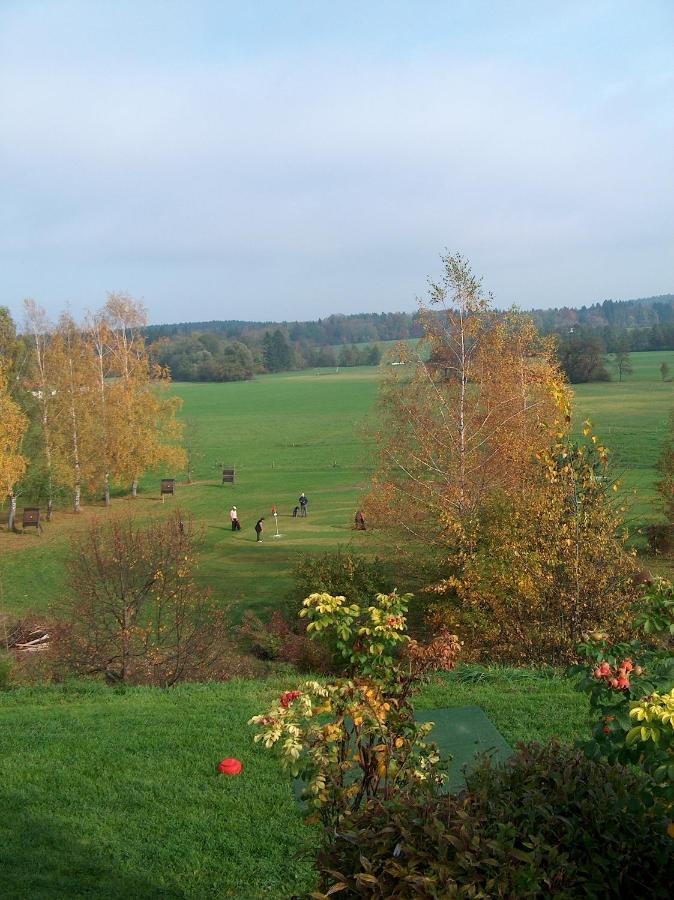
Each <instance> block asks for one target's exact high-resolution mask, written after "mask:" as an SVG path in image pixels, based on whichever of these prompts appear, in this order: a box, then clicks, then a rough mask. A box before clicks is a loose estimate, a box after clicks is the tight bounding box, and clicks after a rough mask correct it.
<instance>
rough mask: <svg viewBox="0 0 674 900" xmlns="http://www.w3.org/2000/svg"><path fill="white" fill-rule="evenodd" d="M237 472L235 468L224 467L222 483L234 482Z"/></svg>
mask: <svg viewBox="0 0 674 900" xmlns="http://www.w3.org/2000/svg"><path fill="white" fill-rule="evenodd" d="M235 474H236V473H235V471H234V469H223V470H222V483H223V484H226V483H229V484H234V477H235Z"/></svg>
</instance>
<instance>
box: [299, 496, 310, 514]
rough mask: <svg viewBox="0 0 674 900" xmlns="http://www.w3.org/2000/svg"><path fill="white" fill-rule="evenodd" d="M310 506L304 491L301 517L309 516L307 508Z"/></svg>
mask: <svg viewBox="0 0 674 900" xmlns="http://www.w3.org/2000/svg"><path fill="white" fill-rule="evenodd" d="M308 505H309V501H308V500H307V496H306V494H305V493H304V491H302V493H301V494H300V515H301V516H302V517H303V518H304V516H306V514H307V506H308Z"/></svg>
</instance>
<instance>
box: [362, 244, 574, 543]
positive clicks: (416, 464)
mask: <svg viewBox="0 0 674 900" xmlns="http://www.w3.org/2000/svg"><path fill="white" fill-rule="evenodd" d="M443 263H444V271H443V275H442V278H441V279H440V280H439V281H437V282H432V283H431V284H430V290H429V302H428V305H427V306H423V307H422V310H421V318H422V322H423V325H424V332H425V333H424V337H423V338H422V340H421V342H420V344H419V346H417V347H410V346H408V345H401V346H400V348H399V351H398V355H399V360H398V361H399V362H400V363H402V365H398V366H396V367H392V368H391V373H390V375H389V377H388V378H387V381H386V383H385V386H384V389H383V392H382V398H381V407H382V412H383V419H384V427H383V428H382V430H381V432H380V433H379V434H378V440H377V443H378V446H379V447H380V448H381V454H380V465H379V469H378V472H377V475H376V478H375V480H374V485H373V489H372V491H371V494H370V498H369V501H368V507H369V512H370V516H371V517H372V518H373V520H374V521H375V522H378V523H379V524H382V525H386V524H389V525H394V526H395V527H397V528H399V529H400V528H402V529H403V530H404V531H405V532H407V534H408V536H409V537H411V538H413V537H417V538H422V539H423V540H424V541H426V542H427V541H431V542H434V541H436V540H440V541H441V542H442V543H444V542H446V540H447V538H448V535H449V534H450V533H453V534H454V535H459V533H461V532H464V533H466V532H467V531H468V530H469V524H470V522H471V521H472V520H473V519H474V518H475V517H476V516H478V515H479V513H480V510H481V508H482V505H483V503H484V500H485V498H486V497H487V496H489V495H490V494H493V493H494V492H496V491H499V492H503V493H506V494H508V493H511V492H512V491H516V490H518V489H519V490H521V489H522V486H523V484H524V481H525V477H524V476H525V472H526V469H527V467H528V466H530V465H531V461H532V460H533V458H534V454H535V453H536V452H537V451H538V450H540V449H542V447H543V446H544V445H545V444H546V442H547V440H548V437H547V434H548V432H549V430H550V429H552V428H555V427H557V426H559V424H560V418H562V419H563V418H564V415H565V414H564V413H563V412H561V410H560V402H559V401H560V398H563V397H564V396H565V388H564V383H563V377H562V375H561V373H560V371H559V368H558V366H557V364H556V363H555V360H554V350H553V347H552V345H551V344H549V343H548V342H546V341H544V340H543V339H541V338H540V337H539V335H538V334H537V332H536V330H535V328H534V327H533V325H532V324H531V323H530V322H528V321H527V320H526V319H525V318H523V317H522V316H520V315H518V314H517V313H516V312H514V311H513V312H511V313H509V314H508V315H505V316H504V315H502V314H498V313H497V312H496V311H495V310H494V309H493V308H492V301H491V297H490V296H489V295H488V294H486V293H485V292H484V291H483V288H482V285H481V283H480V281H479V280H478V279H477V278H475V276H474V275H473V274H472V272H471V270H470V267H469V265H468V263H467V262H466V261H465V260H464V259H463V257H461V256H460V255H458V254H456V255H449V254H448V255H447V256H445V257H444V258H443Z"/></svg>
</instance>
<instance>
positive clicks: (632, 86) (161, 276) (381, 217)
mask: <svg viewBox="0 0 674 900" xmlns="http://www.w3.org/2000/svg"><path fill="white" fill-rule="evenodd" d="M24 27H25V23H24ZM97 40H98V41H99V42H102V46H103V47H104V49H105V52H103V53H102V54H101V55H100V57H96V55H95V54H92V53H88V54H86V60H85V62H83V59H82V58H81V56H78V55H75V56H74V57H73V58H71V59H68V58H64V54H63V51H62V50H61V49H57V50H55V51H53V52H52V53H51V54H50V53H49V51H48V50H47V51H45V53H44V55H42V54H40V55H39V56H32V57H31V58H30V60H29V61H28V62H27V61H25V59H23V58H21V59H20V58H18V57H17V56H16V54H14V55H13V56H10V58H9V59H7V58H6V59H5V62H4V63H0V84H2V85H3V87H4V89H3V90H2V91H1V92H0V121H1V122H2V123H3V128H2V130H1V132H0V166H1V170H2V173H3V174H2V175H0V180H1V182H4V183H2V184H1V186H2V189H3V196H4V201H5V202H4V211H3V213H2V214H1V215H0V260H1V261H2V265H3V268H4V269H5V272H6V273H7V277H6V282H5V291H6V292H7V291H9V294H7V295H6V297H5V298H3V300H2V301H0V302H7V300H9V302H10V304H17V303H18V301H19V300H20V297H21V296H22V295H23V294H24V293H35V294H39V295H41V298H42V299H44V300H45V302H51V301H52V300H53V302H54V303H59V302H62V301H63V298H64V297H66V296H68V297H71V298H75V305H77V303H78V302H79V301H78V298H82V299H81V302H82V303H83V302H84V297H85V295H87V294H88V295H89V296H90V295H91V293H92V292H93V293H97V294H98V295H99V296H100V295H102V293H103V292H104V290H106V289H110V288H115V287H126V288H128V289H129V290H130V291H132V292H136V293H140V292H143V293H144V294H145V299H146V302H147V303H148V306H149V307H150V310H151V314H152V317H153V318H154V319H158V318H162V317H164V318H166V317H168V318H174V319H175V318H181V319H185V318H208V317H210V316H211V315H218V316H224V315H225V314H226V315H228V316H232V317H234V316H236V317H240V316H241V310H238V311H237V309H236V304H237V303H241V302H243V303H256V304H257V307H256V311H255V315H256V316H259V317H263V318H267V317H272V316H276V315H279V316H292V317H309V316H311V315H318V314H325V313H328V312H331V311H335V307H334V306H331V305H330V304H335V303H339V304H341V305H340V307H339V309H340V310H341V311H355V310H359V309H366V308H370V309H372V308H376V309H391V308H401V307H405V308H410V307H411V305H412V303H413V298H414V295H415V294H416V293H418V292H420V291H423V287H424V280H425V275H426V273H427V272H430V271H432V270H433V269H434V268H435V266H436V262H435V260H436V258H437V257H436V255H437V253H438V252H439V251H441V250H442V248H443V247H444V246H445V245H446V244H448V245H450V246H451V247H458V248H461V249H463V250H464V251H465V252H466V253H467V255H468V256H469V257H471V258H473V260H474V262H475V266H476V268H478V269H479V270H480V271H483V272H484V274H485V276H486V282H487V284H488V285H489V286H491V287H494V288H495V290H496V292H497V294H500V293H501V292H502V293H503V294H504V296H503V298H502V299H503V300H504V302H509V301H510V300H512V299H515V298H517V299H519V300H520V301H521V302H522V303H523V304H524V305H527V304H529V305H531V303H534V302H535V303H541V302H545V301H547V302H548V303H558V302H563V301H565V300H566V301H568V302H578V301H581V302H591V301H592V300H593V299H599V298H600V297H602V296H606V295H608V294H612V295H626V294H629V293H632V292H634V291H636V292H637V293H639V292H642V293H650V292H651V291H655V292H658V290H665V289H668V288H669V284H668V283H665V280H666V277H668V276H667V275H666V273H668V271H670V270H669V269H668V268H667V266H668V265H670V264H671V261H672V259H671V255H670V253H669V252H668V251H667V249H666V240H664V236H665V235H667V234H669V233H671V228H672V211H671V197H672V193H673V191H672V188H673V182H672V168H671V165H670V162H671V161H670V159H669V153H668V151H667V150H666V147H667V146H669V145H671V130H672V127H671V126H672V121H671V112H670V111H669V108H668V107H667V105H666V104H667V101H668V100H669V99H671V94H672V89H671V87H672V86H671V77H668V72H667V70H666V69H662V67H660V68H658V67H655V69H654V71H653V72H650V71H649V72H647V73H646V74H647V75H648V77H646V75H644V77H641V78H639V77H636V76H634V75H632V74H631V73H627V76H626V77H625V78H624V79H622V80H620V79H616V77H615V72H614V70H613V69H609V70H608V71H606V72H605V73H603V74H602V73H601V72H595V73H594V76H593V78H592V79H589V80H588V76H587V73H586V75H585V77H584V78H583V79H582V80H581V81H580V82H579V83H575V82H574V79H573V78H570V77H569V75H568V72H566V71H565V68H564V61H563V58H562V59H561V60H560V59H558V58H554V54H553V58H552V59H550V60H548V61H547V62H546V61H545V60H540V59H527V58H513V56H512V55H509V54H508V53H499V52H496V51H493V52H491V53H490V54H483V55H480V54H475V53H473V52H468V50H467V49H463V50H461V49H459V50H457V51H455V52H453V53H451V54H448V53H447V48H446V47H435V48H430V50H428V51H426V50H424V49H423V48H420V47H416V46H415V47H413V48H410V49H409V50H408V52H405V53H401V54H399V55H397V54H392V55H390V56H389V57H388V58H387V57H385V56H384V57H382V55H381V53H378V54H375V55H374V56H373V57H372V58H371V57H369V56H368V54H367V53H365V52H363V48H362V47H360V46H359V47H356V48H354V47H350V46H348V45H346V46H345V45H343V44H339V45H337V46H325V45H321V46H319V47H312V46H311V44H310V43H307V45H306V46H302V47H301V48H299V49H298V48H297V47H293V48H292V50H290V49H289V48H288V47H287V46H286V47H284V46H277V47H275V46H270V45H266V46H265V47H258V48H257V49H256V52H252V53H250V54H248V55H247V54H241V53H238V54H233V53H232V54H223V55H222V57H221V58H220V57H218V55H217V54H204V56H203V57H202V56H201V55H199V54H198V53H192V54H182V55H180V56H179V57H178V58H177V59H169V58H168V56H162V57H161V58H159V59H157V58H154V57H153V54H152V53H150V54H148V57H149V58H147V59H146V58H144V57H143V56H141V55H134V54H131V56H130V57H128V58H123V59H119V60H117V64H115V54H114V52H112V51H111V48H110V46H108V44H106V42H105V38H104V36H102V35H99V36H98V38H97ZM43 49H44V48H43ZM54 56H56V57H57V58H56V60H55V59H54ZM663 198H668V199H669V202H665V201H663ZM611 248H613V251H612V252H611ZM597 260H602V269H604V271H602V272H601V273H598V272H596V271H595V269H596V262H597ZM560 263H563V268H564V269H565V272H566V275H565V277H564V278H563V279H560V278H559V274H560V268H562V266H560ZM637 266H638V270H637V269H636V267H637ZM110 279H112V280H110ZM656 282H657V284H656ZM570 285H573V296H569V290H570V287H569V286H570ZM584 285H585V286H586V287H584ZM640 285H641V287H640ZM195 286H196V290H197V291H198V292H199V294H200V296H199V304H200V305H199V308H198V309H196V308H195V307H194V304H193V302H192V296H193V291H194V290H195ZM593 291H596V292H597V293H594V294H593V293H592V292H593ZM89 302H90V303H91V302H92V301H91V300H89ZM94 302H95V301H94ZM182 303H185V304H188V303H189V306H187V305H186V306H185V308H184V309H183V308H181V304H182ZM225 307H226V310H227V311H226V313H225V312H224V311H223V310H224V308H225ZM252 313H253V311H252V310H251V314H252Z"/></svg>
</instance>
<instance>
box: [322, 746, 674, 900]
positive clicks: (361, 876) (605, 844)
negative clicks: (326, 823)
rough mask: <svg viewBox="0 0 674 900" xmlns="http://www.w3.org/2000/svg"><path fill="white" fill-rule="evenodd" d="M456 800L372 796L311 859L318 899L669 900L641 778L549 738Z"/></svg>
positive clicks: (483, 774) (655, 815)
mask: <svg viewBox="0 0 674 900" xmlns="http://www.w3.org/2000/svg"><path fill="white" fill-rule="evenodd" d="M466 784H467V790H466V792H465V793H464V794H463V795H461V796H458V797H456V796H439V797H438V796H436V797H428V796H423V795H421V794H411V795H409V796H405V797H400V798H394V799H392V800H391V801H390V802H382V801H380V800H379V799H375V800H373V801H371V802H369V803H368V804H367V805H365V806H364V807H363V808H362V809H361V810H359V811H357V812H355V813H354V814H353V815H352V816H350V817H349V818H348V819H345V820H343V821H342V822H341V823H340V824H339V825H338V827H337V828H336V829H335V831H334V832H333V833H329V834H327V835H326V840H325V843H324V845H323V848H322V850H321V852H320V854H319V858H318V867H319V870H320V872H321V876H322V891H317V892H315V893H314V894H312V896H313V897H315V898H318V900H325V898H326V897H328V896H332V894H334V893H338V894H339V895H340V896H342V897H372V898H382V900H383V898H394V897H401V898H402V897H406V898H407V897H419V898H451V897H485V898H486V897H513V898H514V897H517V898H518V900H522V898H544V897H565V898H570V897H616V898H624V897H652V898H661V897H668V896H670V891H671V879H670V872H671V865H672V862H673V861H674V841H672V839H671V838H670V837H669V836H668V834H667V831H666V823H665V821H664V818H663V814H662V809H661V808H660V807H659V806H657V805H653V804H652V803H651V802H650V797H649V795H648V792H647V791H646V790H645V786H644V779H643V778H642V777H641V776H639V775H638V774H636V773H634V772H633V771H630V770H629V769H627V768H624V767H622V766H618V765H611V764H609V763H607V762H606V761H605V760H598V761H593V760H590V759H588V758H587V756H585V754H583V753H582V752H581V751H579V750H577V749H576V750H573V749H570V748H568V747H564V746H562V745H560V744H559V743H555V742H553V743H551V744H549V745H546V746H539V745H536V744H533V745H524V744H521V745H519V747H518V750H517V753H516V754H515V755H514V756H513V757H512V758H511V759H510V760H509V761H508V762H507V763H506V764H505V765H496V764H494V763H493V762H491V761H490V760H489V759H485V760H484V761H483V762H482V763H481V764H480V765H479V766H478V767H477V768H476V769H475V770H474V771H473V772H471V773H469V774H468V775H467V778H466Z"/></svg>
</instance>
